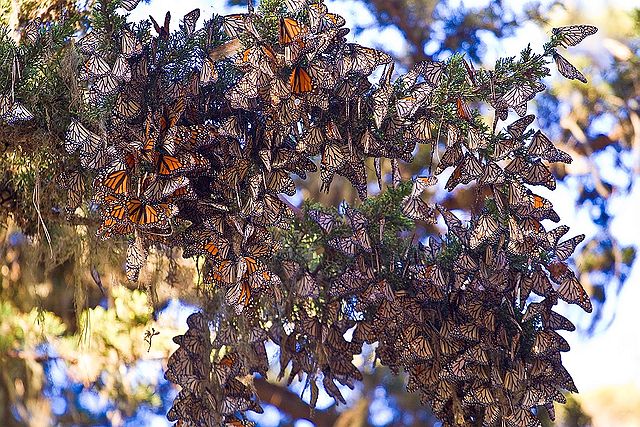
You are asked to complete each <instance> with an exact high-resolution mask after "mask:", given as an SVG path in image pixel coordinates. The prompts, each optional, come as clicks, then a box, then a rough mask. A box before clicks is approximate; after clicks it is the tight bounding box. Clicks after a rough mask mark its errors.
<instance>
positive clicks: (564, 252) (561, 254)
mask: <svg viewBox="0 0 640 427" xmlns="http://www.w3.org/2000/svg"><path fill="white" fill-rule="evenodd" d="M584 237H585V235H584V234H580V235H578V236H575V237H573V238H571V239H569V240H565V241H564V242H562V243H559V244H557V245H556V247H555V248H554V250H553V252H554V255H555V256H556V258H557V259H559V260H560V261H564V260H566V259H567V258H569V257H570V256H571V254H572V253H573V251H575V249H576V246H578V245H579V244H580V242H582V241H583V240H584Z"/></svg>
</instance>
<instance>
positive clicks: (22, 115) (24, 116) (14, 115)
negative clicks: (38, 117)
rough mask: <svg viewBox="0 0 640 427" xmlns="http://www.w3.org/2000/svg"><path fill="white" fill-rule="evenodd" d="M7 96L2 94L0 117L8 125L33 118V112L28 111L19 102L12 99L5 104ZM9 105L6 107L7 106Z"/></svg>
mask: <svg viewBox="0 0 640 427" xmlns="http://www.w3.org/2000/svg"><path fill="white" fill-rule="evenodd" d="M7 102H8V97H6V96H3V100H2V101H1V103H2V104H3V105H1V106H0V109H1V111H2V114H1V117H2V118H3V119H4V120H5V121H6V122H7V123H8V124H10V125H14V124H16V123H19V122H26V121H29V120H31V119H33V114H32V113H31V111H29V110H28V109H27V108H26V107H25V106H24V105H23V104H22V103H21V102H19V101H14V102H13V103H10V104H7ZM8 105H10V106H9V107H8V108H7V106H8Z"/></svg>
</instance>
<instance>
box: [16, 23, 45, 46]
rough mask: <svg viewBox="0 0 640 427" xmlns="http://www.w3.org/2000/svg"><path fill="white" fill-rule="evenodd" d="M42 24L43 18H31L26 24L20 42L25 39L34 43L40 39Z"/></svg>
mask: <svg viewBox="0 0 640 427" xmlns="http://www.w3.org/2000/svg"><path fill="white" fill-rule="evenodd" d="M41 25H42V19H40V18H36V19H33V20H30V21H29V22H28V23H27V24H26V25H25V26H24V30H23V32H22V34H23V36H22V38H21V39H20V42H23V40H25V41H26V42H27V43H30V44H33V43H35V42H36V41H37V40H38V37H39V36H40V27H41Z"/></svg>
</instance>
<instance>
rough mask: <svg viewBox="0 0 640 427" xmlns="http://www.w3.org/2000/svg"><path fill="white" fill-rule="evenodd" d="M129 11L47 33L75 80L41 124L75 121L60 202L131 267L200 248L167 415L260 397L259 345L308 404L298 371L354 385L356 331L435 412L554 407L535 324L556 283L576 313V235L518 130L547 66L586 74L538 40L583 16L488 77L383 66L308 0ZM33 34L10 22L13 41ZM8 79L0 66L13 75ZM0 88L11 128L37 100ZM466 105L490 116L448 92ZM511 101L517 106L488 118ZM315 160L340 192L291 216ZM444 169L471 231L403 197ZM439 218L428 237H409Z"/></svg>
mask: <svg viewBox="0 0 640 427" xmlns="http://www.w3.org/2000/svg"><path fill="white" fill-rule="evenodd" d="M137 3H138V2H137V1H133V0H127V1H102V2H99V3H98V4H97V5H96V7H95V9H94V13H93V15H92V27H93V29H92V31H91V32H89V33H88V34H87V35H85V36H83V37H82V38H81V39H80V40H78V42H77V43H70V45H69V46H68V47H66V46H65V47H64V48H63V49H69V50H71V51H72V52H73V53H71V54H69V55H72V56H73V55H75V56H74V57H75V58H76V59H77V63H78V67H77V68H76V69H73V70H71V71H72V72H71V75H69V74H67V75H66V76H67V78H68V81H70V82H71V84H70V87H73V88H76V89H77V90H76V91H75V92H73V91H71V90H70V91H69V94H68V95H67V97H66V98H65V97H62V98H60V99H62V100H66V99H69V104H68V105H67V106H66V110H67V113H66V114H65V115H62V117H68V111H69V110H71V112H72V113H73V114H74V117H73V118H72V119H71V120H70V124H69V125H68V127H66V131H64V135H63V136H62V135H60V136H61V137H60V138H59V144H58V146H57V147H55V148H56V149H57V151H55V152H56V153H60V154H64V162H61V163H60V164H59V165H58V166H59V168H60V169H62V170H61V174H60V179H59V180H58V181H59V183H60V185H61V187H62V188H64V189H65V190H66V191H67V196H68V197H67V206H66V210H67V212H68V216H69V217H70V218H71V219H74V218H75V219H77V217H78V216H79V213H80V214H81V215H80V216H91V217H93V218H96V221H97V222H98V227H97V235H98V236H100V237H102V238H112V237H116V238H122V237H125V238H128V240H129V246H128V251H127V265H126V269H127V275H128V276H129V278H130V279H131V280H133V281H135V280H136V279H137V277H138V274H139V271H140V269H141V268H142V267H143V265H144V264H145V260H146V258H147V255H148V253H149V249H150V248H152V247H156V248H164V249H166V248H181V249H183V250H184V256H185V257H201V258H202V259H203V261H202V262H201V265H202V267H203V273H204V274H203V283H202V289H203V291H204V301H203V309H204V311H203V314H198V315H195V316H193V317H191V318H190V322H189V327H190V329H189V331H188V332H187V333H186V334H185V335H183V336H180V337H176V343H177V344H179V345H180V348H179V350H178V351H177V352H176V353H175V354H174V356H172V358H171V360H170V361H169V366H168V371H167V378H168V379H170V380H171V381H173V382H176V383H178V384H180V385H181V386H182V387H183V389H182V391H181V394H180V395H179V397H178V399H177V400H176V402H175V404H174V407H173V409H172V411H171V412H170V418H171V419H175V420H182V421H184V422H185V423H186V424H188V425H211V424H220V423H227V424H231V425H235V424H238V423H243V421H242V420H241V417H242V413H243V412H244V411H246V410H259V409H258V408H259V406H258V405H257V403H256V399H255V396H253V394H252V391H251V388H250V387H248V386H247V385H246V384H245V383H244V382H243V381H242V379H243V377H244V376H246V375H247V374H254V373H259V374H261V375H263V376H265V375H266V371H267V368H268V360H267V358H266V350H265V342H266V341H267V340H271V341H273V342H274V343H276V344H277V345H278V346H279V347H280V365H281V366H280V367H281V375H285V373H286V370H287V369H290V371H289V380H290V381H291V380H292V379H293V378H294V377H295V376H296V375H298V376H300V377H301V378H302V377H304V376H305V375H304V374H306V379H307V381H308V383H309V385H310V387H311V390H312V401H313V402H315V400H316V399H317V395H318V385H317V382H316V381H317V380H320V379H322V384H323V386H324V389H325V390H326V391H327V392H328V393H329V394H330V395H331V396H333V397H334V398H335V399H336V400H338V401H343V402H344V398H343V397H342V395H341V393H340V391H339V388H338V387H337V383H340V384H343V385H347V386H349V387H353V385H354V383H355V382H356V381H358V380H361V379H362V375H361V374H360V372H359V371H358V369H357V368H356V367H355V366H354V365H353V364H352V359H353V356H354V355H355V354H358V353H360V352H361V351H362V343H363V342H367V343H374V342H378V348H377V350H376V354H377V357H378V358H379V359H380V361H381V362H382V363H383V364H385V365H388V366H390V367H391V368H392V369H393V370H394V371H396V372H397V371H399V370H400V369H404V370H406V371H408V372H409V373H410V379H411V381H410V384H409V388H410V389H411V390H420V391H421V392H422V393H423V396H424V400H425V402H428V403H430V404H431V405H432V407H433V409H434V411H435V413H436V414H437V415H438V416H439V417H440V418H441V419H442V420H443V421H445V422H446V423H447V424H450V425H455V424H461V425H464V424H470V423H473V424H477V425H496V424H498V423H500V422H503V423H507V424H508V425H517V426H521V425H537V420H536V418H535V416H534V412H535V408H536V407H537V406H538V405H545V406H546V407H547V408H548V409H549V410H550V411H552V408H553V405H552V402H553V401H554V400H555V401H563V399H564V398H563V396H562V393H561V391H560V390H563V389H564V390H571V391H575V386H574V385H573V382H572V380H571V377H570V376H569V374H568V373H567V372H566V370H565V369H564V367H563V366H562V363H561V360H560V351H566V350H568V345H567V344H566V341H564V339H563V338H562V337H561V336H560V335H559V334H558V333H557V332H556V330H558V329H569V330H571V329H573V325H571V323H570V322H569V321H568V320H567V319H565V318H563V317H562V316H560V315H559V314H557V313H555V312H554V311H553V310H552V308H553V307H554V306H555V305H556V303H557V301H558V298H560V299H563V300H565V301H567V302H569V303H574V304H578V305H579V306H580V307H582V308H583V309H584V310H586V311H591V303H590V300H589V297H588V295H587V294H586V292H585V291H584V289H583V288H582V287H581V285H580V283H579V282H578V280H577V279H576V277H575V275H574V273H573V272H572V271H571V269H570V268H569V265H568V264H567V262H566V260H567V258H568V257H569V256H570V255H571V253H572V252H573V250H574V249H575V247H576V245H577V244H578V243H579V242H580V241H581V240H582V238H583V236H578V237H574V238H573V239H569V240H567V241H564V242H560V239H561V238H562V236H564V235H565V234H566V233H567V232H568V228H567V227H564V226H561V227H558V228H556V229H553V230H551V231H546V229H545V227H544V226H543V225H542V223H541V221H543V220H545V219H550V220H552V221H558V220H559V218H558V216H557V214H556V213H555V211H553V207H552V205H551V203H550V202H549V201H547V200H546V199H544V198H542V197H541V196H539V195H537V194H535V193H534V192H533V191H532V190H531V189H530V187H531V186H537V185H543V186H545V187H547V188H549V189H554V188H555V179H554V177H553V175H552V174H551V172H550V170H549V168H548V166H547V164H546V163H547V162H563V163H568V162H570V161H571V158H570V156H568V155H567V154H566V153H565V152H563V151H561V150H559V149H557V148H556V147H555V146H554V145H553V143H552V142H551V141H550V140H549V139H548V138H547V137H546V136H545V135H544V134H543V133H542V132H540V131H539V130H538V131H534V130H530V129H528V128H529V126H530V125H531V123H532V122H533V119H534V117H533V116H532V115H526V111H527V102H528V101H530V100H531V99H533V98H534V96H535V94H536V93H538V92H540V91H542V90H544V85H543V84H542V83H541V82H540V79H541V78H542V77H544V76H546V75H547V74H548V72H549V70H548V68H546V65H547V64H548V63H549V62H550V61H552V60H553V61H555V62H556V64H557V65H558V68H559V71H560V72H561V74H563V75H565V76H566V77H568V78H573V79H578V80H583V79H584V77H583V76H582V74H581V73H580V72H579V71H578V70H577V69H575V68H574V67H573V66H572V65H571V64H569V63H568V62H567V61H566V60H565V59H564V58H563V57H562V56H560V54H559V53H558V52H557V48H558V47H559V46H561V45H565V46H566V45H570V46H573V45H575V44H577V43H578V42H579V41H581V40H582V39H583V38H584V37H586V36H588V35H590V34H593V32H595V28H593V27H587V26H574V27H564V28H560V29H556V30H555V31H554V34H553V37H552V40H551V41H550V42H549V43H548V44H546V45H545V46H544V52H543V53H542V54H536V53H534V52H533V50H532V49H530V48H528V49H526V50H524V51H523V52H522V53H521V55H520V57H519V58H508V59H504V60H500V61H499V62H498V63H497V64H496V66H495V68H494V70H491V71H488V70H475V69H474V68H473V66H472V65H471V64H469V63H468V62H467V61H465V60H464V58H462V57H460V56H453V57H452V58H451V59H450V60H449V61H447V62H446V63H445V62H429V61H427V62H421V63H418V64H416V65H415V66H414V67H413V68H412V69H411V70H409V72H407V73H406V74H404V75H402V76H399V77H397V78H396V79H395V80H392V77H393V65H392V60H391V57H389V56H388V55H387V54H385V53H383V52H380V51H377V50H375V49H371V48H367V47H364V46H360V45H358V44H354V43H347V41H346V39H345V35H346V34H347V33H348V31H349V30H348V29H345V28H344V19H343V18H342V17H340V16H339V15H336V14H334V13H330V12H329V11H328V10H327V8H326V6H325V5H324V4H323V3H322V2H307V1H306V0H290V1H285V2H284V3H281V2H278V1H272V2H269V1H267V2H264V3H262V4H261V6H260V9H259V10H258V11H257V12H255V11H254V10H253V9H252V8H250V10H249V11H248V13H246V14H237V15H229V16H225V17H220V16H214V17H213V18H212V19H210V20H208V21H206V22H205V23H204V26H203V27H202V28H197V21H198V19H199V15H200V11H199V10H197V9H196V10H194V11H192V12H190V13H189V14H187V15H186V16H185V17H184V19H183V21H182V23H181V25H180V29H179V30H178V31H173V32H172V31H170V29H169V25H170V22H171V17H170V15H169V14H167V16H166V18H165V20H164V23H163V24H162V25H159V24H158V23H157V22H155V21H154V20H152V22H151V23H149V22H148V21H144V22H142V23H139V24H129V23H127V22H126V21H125V19H124V18H123V17H122V16H121V15H120V14H119V13H118V10H119V8H121V7H122V8H124V9H125V10H132V8H134V7H135V6H136V5H137ZM152 27H153V29H152ZM154 32H155V33H154ZM47 34H49V32H47V31H46V30H45V29H44V28H43V27H41V26H38V25H35V26H33V27H32V28H28V29H27V34H26V37H25V38H24V40H26V41H25V43H26V44H25V45H28V43H36V42H38V41H40V40H42V38H44V37H49V36H47ZM60 38H61V36H59V37H57V38H56V40H58V39H60ZM62 38H64V37H62ZM6 43H9V42H8V41H7V42H6ZM14 46H18V45H15V44H14ZM20 46H21V45H20ZM16 51H18V50H16ZM18 52H19V51H18ZM18 63H20V62H18ZM380 67H384V69H383V72H382V77H381V79H380V82H379V84H377V85H375V84H372V83H371V82H370V80H369V79H370V77H371V75H372V74H373V73H374V71H376V70H377V69H379V68H380ZM18 68H19V67H18ZM5 71H6V70H5ZM67 71H68V70H67ZM19 74H20V73H17V74H16V73H13V74H7V75H11V82H12V85H13V84H14V82H15V79H16V78H17V77H15V76H16V75H18V76H19ZM43 78H44V77H43ZM2 102H3V104H2V105H3V108H4V110H3V111H2V117H3V118H4V119H5V121H7V122H8V124H9V125H17V124H19V123H18V122H22V121H31V120H32V119H33V118H34V116H37V115H38V112H37V111H36V110H35V109H33V111H34V112H35V113H33V114H32V113H31V110H29V109H27V108H28V106H25V105H23V104H22V101H21V98H16V96H15V92H14V91H13V90H9V89H7V91H6V94H5V95H4V98H3V100H2ZM483 104H488V105H490V106H491V107H493V108H494V109H495V119H494V121H493V124H492V126H490V125H489V124H487V123H485V121H484V119H483V118H482V117H481V116H480V114H479V112H478V110H477V109H472V108H471V107H470V106H472V105H473V106H482V105H483ZM510 111H515V112H516V113H518V114H519V115H520V116H521V117H520V118H518V119H517V120H515V121H513V122H512V123H510V124H509V125H507V126H506V127H505V128H504V129H498V123H499V122H501V121H506V120H507V119H508V118H509V112H510ZM34 121H38V119H37V118H36V119H35V120H34ZM417 144H428V145H429V146H430V152H431V156H430V162H429V164H428V165H425V167H427V166H428V170H429V175H428V176H419V177H417V178H415V179H414V180H413V182H412V183H408V182H407V183H404V184H403V177H402V176H401V174H400V170H399V163H400V161H405V162H410V161H411V160H412V158H413V156H412V153H413V150H414V149H415V147H416V145H417ZM441 146H442V147H441ZM441 148H443V149H444V152H443V154H442V156H441V157H440V156H438V158H440V160H439V162H438V163H437V164H436V162H435V161H434V157H435V156H434V153H436V152H439V151H440V149H441ZM52 149H53V148H52ZM368 159H372V163H373V166H374V171H375V176H376V179H377V182H378V185H379V187H380V189H381V190H382V189H383V187H384V182H385V181H386V180H385V179H384V178H385V177H384V176H383V173H382V171H383V165H382V161H383V159H388V161H389V162H390V164H391V175H392V177H391V186H390V187H389V188H387V189H386V190H385V191H383V193H382V195H381V196H378V197H377V198H368V195H367V191H368V181H369V180H368V177H367V171H366V166H365V164H366V161H367V160H368ZM385 161H387V160H385ZM317 163H319V169H320V180H321V182H322V184H321V187H322V189H324V190H326V191H329V190H330V188H331V184H332V182H333V179H334V177H335V176H336V175H341V176H343V177H345V178H346V179H347V180H348V181H349V182H350V183H351V185H352V186H353V187H354V188H355V189H356V190H357V192H358V195H359V196H360V198H361V199H362V200H363V201H364V202H363V204H362V206H361V207H359V208H355V207H352V206H349V205H347V204H345V205H343V206H342V207H341V208H340V212H337V211H328V210H325V209H320V208H318V207H315V208H309V209H305V210H304V211H298V210H297V209H293V208H292V207H290V206H289V205H288V203H287V202H285V201H284V200H282V199H281V198H280V197H281V195H282V194H286V195H289V196H293V195H294V194H295V192H296V185H295V182H294V180H293V178H292V175H297V176H298V177H300V178H301V179H305V178H306V177H307V174H308V173H313V172H316V170H317V169H318V166H317ZM432 166H436V167H435V170H434V174H433V175H432V174H431V171H432ZM449 167H453V168H454V170H453V173H452V174H451V176H450V177H449V179H448V181H447V182H446V184H445V189H447V190H448V191H452V190H453V189H454V188H456V187H457V186H459V185H461V184H471V183H474V184H475V185H476V198H477V199H482V203H481V204H480V208H479V209H478V210H477V211H476V212H474V213H473V215H472V217H471V219H470V221H469V224H464V223H463V222H462V221H461V220H460V219H459V218H457V217H456V216H455V215H454V214H453V213H452V212H450V211H448V210H446V209H445V208H443V207H441V206H436V207H432V206H429V205H428V204H427V203H426V202H425V201H424V200H423V199H422V194H423V192H424V191H426V190H428V189H429V188H431V187H432V186H434V185H435V184H436V183H437V181H438V179H437V175H440V174H441V173H443V172H444V171H445V170H446V169H447V168H449ZM87 180H92V185H86V182H87ZM438 213H439V214H441V215H442V216H443V217H444V220H445V223H446V225H447V228H448V231H447V234H446V235H445V236H444V237H442V238H434V239H431V240H430V241H429V242H428V243H427V244H426V245H423V244H421V243H418V242H414V239H413V233H414V232H415V230H416V227H418V226H419V225H420V224H434V223H435V222H436V220H437V216H438ZM416 224H418V225H416ZM530 297H531V298H530ZM210 324H212V325H213V326H214V332H215V336H214V339H213V341H211V337H210V330H209V326H210ZM354 327H355V330H354V329H353V328H354ZM350 330H351V331H352V332H353V335H352V337H351V338H347V337H348V336H349V334H348V332H349V331H350ZM213 349H215V350H216V353H217V355H216V356H215V357H214V359H213V362H212V359H211V352H212V350H213ZM289 365H290V366H291V367H290V368H289ZM532 409H533V410H534V412H532Z"/></svg>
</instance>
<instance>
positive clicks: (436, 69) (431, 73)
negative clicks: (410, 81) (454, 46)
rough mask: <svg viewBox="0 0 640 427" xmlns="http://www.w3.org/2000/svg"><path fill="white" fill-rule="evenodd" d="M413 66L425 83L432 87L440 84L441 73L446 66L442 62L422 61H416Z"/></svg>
mask: <svg viewBox="0 0 640 427" xmlns="http://www.w3.org/2000/svg"><path fill="white" fill-rule="evenodd" d="M415 68H416V70H418V72H419V74H420V75H422V77H424V79H425V80H426V81H427V83H429V84H430V85H431V86H433V87H437V86H439V85H440V80H441V78H442V73H443V72H444V70H445V68H446V66H445V64H444V63H443V62H435V61H424V62H420V63H418V64H417V65H416V67H415Z"/></svg>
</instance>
